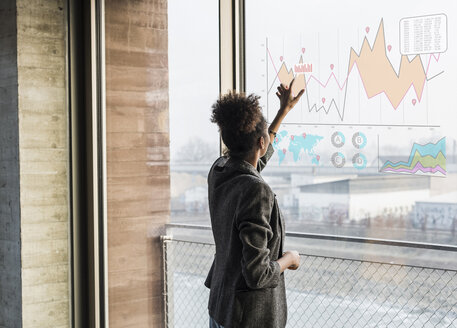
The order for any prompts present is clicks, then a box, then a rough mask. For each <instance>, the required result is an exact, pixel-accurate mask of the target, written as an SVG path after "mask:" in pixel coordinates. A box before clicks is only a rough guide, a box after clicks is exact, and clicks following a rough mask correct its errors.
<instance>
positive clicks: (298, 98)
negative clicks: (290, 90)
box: [294, 89, 305, 101]
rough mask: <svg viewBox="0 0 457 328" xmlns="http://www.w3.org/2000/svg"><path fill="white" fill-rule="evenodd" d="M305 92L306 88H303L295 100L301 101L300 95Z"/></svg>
mask: <svg viewBox="0 0 457 328" xmlns="http://www.w3.org/2000/svg"><path fill="white" fill-rule="evenodd" d="M304 93H305V89H301V90H300V92H299V93H298V95H297V96H296V97H295V98H294V101H299V100H300V97H301V96H302V95H303V94H304Z"/></svg>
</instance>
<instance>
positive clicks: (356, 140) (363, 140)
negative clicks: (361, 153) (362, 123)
mask: <svg viewBox="0 0 457 328" xmlns="http://www.w3.org/2000/svg"><path fill="white" fill-rule="evenodd" d="M352 144H353V145H354V147H355V148H357V149H362V148H364V147H365V146H366V145H367V136H366V135H365V134H363V133H362V132H356V133H354V135H353V136H352Z"/></svg>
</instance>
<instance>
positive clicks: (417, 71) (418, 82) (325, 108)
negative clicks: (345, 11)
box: [265, 19, 444, 127]
mask: <svg viewBox="0 0 457 328" xmlns="http://www.w3.org/2000/svg"><path fill="white" fill-rule="evenodd" d="M390 51H391V45H388V44H387V43H386V37H385V31H384V20H383V19H381V21H380V23H379V27H378V30H377V33H376V37H375V39H374V42H373V44H372V45H370V42H369V41H368V38H367V36H366V35H365V36H364V38H363V42H362V45H361V46H360V49H359V51H358V52H357V51H356V50H355V49H354V48H353V47H351V48H350V50H349V60H348V64H347V73H346V74H345V75H344V77H343V78H342V79H338V77H337V76H336V75H335V73H334V71H333V67H332V66H333V65H331V72H330V74H329V75H328V77H327V78H326V79H322V80H321V79H319V77H317V76H316V75H315V74H313V73H312V72H307V70H306V69H303V70H298V71H297V68H296V67H295V72H294V69H293V65H289V66H290V68H289V67H288V65H287V64H286V62H285V60H283V58H282V57H281V66H280V67H279V69H278V68H277V65H276V64H275V60H274V59H273V58H274V57H273V55H272V53H271V51H270V48H269V45H268V38H267V39H266V43H265V52H266V54H265V56H266V61H267V63H266V70H267V74H266V79H267V98H268V97H269V95H270V93H272V89H273V87H274V86H275V85H276V84H278V83H279V82H280V83H283V84H285V85H288V84H289V83H290V81H291V80H292V79H293V78H295V82H294V85H293V90H292V92H293V93H294V94H297V93H298V92H299V90H301V89H305V94H304V96H303V99H302V100H301V102H303V106H304V108H305V112H306V110H307V111H308V113H311V112H316V113H319V112H321V111H322V112H324V113H325V114H329V113H330V112H331V111H332V110H335V111H336V113H337V115H338V118H339V123H344V120H345V117H346V110H347V108H346V107H347V97H348V85H349V84H350V77H351V75H356V77H357V78H358V79H360V81H361V84H362V88H361V89H363V91H364V92H365V95H366V97H367V99H372V98H374V97H376V96H379V95H384V96H385V98H387V99H388V102H389V104H390V106H391V108H392V109H393V110H394V111H395V110H397V109H398V108H399V107H400V105H401V104H403V103H404V101H405V97H406V95H407V94H408V93H409V92H410V90H412V91H413V94H414V98H413V99H412V100H411V103H412V105H413V106H416V104H417V105H419V104H420V103H421V102H422V101H423V96H424V89H425V86H426V84H427V82H429V81H431V80H432V79H435V78H437V77H439V76H441V75H442V74H443V73H444V71H440V72H438V73H436V72H433V73H432V74H430V67H431V66H433V65H432V64H435V63H439V61H440V57H441V54H440V53H438V54H434V53H430V54H428V56H427V57H426V59H425V60H423V59H422V58H421V56H420V55H415V56H414V57H413V58H412V59H410V58H409V57H408V56H407V55H401V60H400V65H399V67H398V69H396V68H395V67H394V65H393V64H392V62H391V60H390V59H389V56H388V52H390ZM304 52H305V51H304V48H302V51H301V53H299V65H303V54H304ZM269 65H271V67H272V68H273V70H274V73H275V74H274V78H273V80H272V81H270V79H269V76H268V71H269ZM308 65H309V64H308ZM311 65H312V64H311ZM299 67H300V66H299ZM278 80H279V81H278ZM330 84H333V85H336V90H337V91H339V92H341V93H342V102H341V103H340V104H338V102H337V100H336V97H335V96H332V97H331V98H329V99H326V98H325V97H322V98H318V99H316V96H315V95H313V94H312V92H313V91H311V90H310V88H311V87H314V88H316V87H317V88H321V89H326V88H327V87H328V86H329V85H330ZM267 107H268V101H267ZM268 116H269V115H268V108H267V119H268V118H269V117H268ZM303 123H306V124H312V125H320V124H321V123H322V122H316V123H311V122H303ZM339 123H336V124H339ZM362 125H364V124H362ZM367 125H371V124H367ZM382 125H384V124H382ZM387 125H392V126H414V127H431V126H436V125H429V124H428V122H427V124H387Z"/></svg>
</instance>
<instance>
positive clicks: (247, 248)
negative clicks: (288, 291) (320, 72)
mask: <svg viewBox="0 0 457 328" xmlns="http://www.w3.org/2000/svg"><path fill="white" fill-rule="evenodd" d="M241 199H242V201H241V203H240V204H239V206H238V212H237V218H236V219H237V221H236V223H237V228H238V230H239V237H240V240H241V243H242V246H243V249H242V255H243V256H242V259H241V272H242V274H243V276H244V278H245V280H246V284H247V286H248V287H249V288H252V289H260V288H274V287H276V286H277V285H278V283H279V280H280V274H281V268H280V266H279V263H278V262H276V261H272V260H270V257H269V255H270V250H269V249H268V248H267V246H268V241H269V240H270V239H271V238H272V237H273V231H272V229H271V226H270V215H271V212H272V209H273V203H274V196H273V193H272V191H271V190H270V188H269V187H268V186H267V185H265V184H263V183H257V182H256V183H254V184H253V185H252V186H251V187H250V188H248V189H247V190H246V191H245V193H244V195H243V197H241Z"/></svg>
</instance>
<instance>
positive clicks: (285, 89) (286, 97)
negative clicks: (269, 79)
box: [276, 78, 305, 114]
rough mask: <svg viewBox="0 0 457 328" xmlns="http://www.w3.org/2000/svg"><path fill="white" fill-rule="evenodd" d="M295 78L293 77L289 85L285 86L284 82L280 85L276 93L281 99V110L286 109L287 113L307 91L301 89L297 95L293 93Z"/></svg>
mask: <svg viewBox="0 0 457 328" xmlns="http://www.w3.org/2000/svg"><path fill="white" fill-rule="evenodd" d="M294 81H295V78H294V79H292V81H291V82H290V84H289V86H284V84H282V83H281V85H280V86H279V87H278V92H276V95H277V96H278V98H279V101H280V109H279V110H280V111H281V110H282V111H284V112H285V114H287V113H288V112H289V111H290V110H291V109H292V108H293V107H294V106H295V105H296V104H297V102H298V101H299V100H300V97H301V96H302V95H303V93H305V89H302V90H300V92H299V93H298V95H296V96H295V97H294V96H293V94H292V86H293V84H294Z"/></svg>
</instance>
